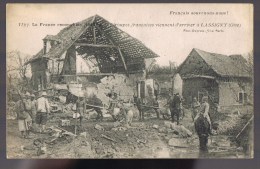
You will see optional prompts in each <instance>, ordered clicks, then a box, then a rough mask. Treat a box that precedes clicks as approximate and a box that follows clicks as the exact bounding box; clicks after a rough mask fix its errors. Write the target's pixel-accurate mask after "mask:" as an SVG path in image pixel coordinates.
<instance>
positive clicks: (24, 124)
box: [16, 92, 32, 138]
mask: <svg viewBox="0 0 260 169" xmlns="http://www.w3.org/2000/svg"><path fill="white" fill-rule="evenodd" d="M16 110H17V119H18V128H19V131H20V132H21V135H22V137H23V138H29V131H30V129H31V125H32V118H31V101H30V94H29V93H28V92H26V94H25V95H23V96H22V97H21V100H19V101H18V102H17V105H16Z"/></svg>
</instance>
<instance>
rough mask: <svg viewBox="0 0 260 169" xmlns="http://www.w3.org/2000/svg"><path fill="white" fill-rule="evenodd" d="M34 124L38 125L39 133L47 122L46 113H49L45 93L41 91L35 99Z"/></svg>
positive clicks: (43, 129)
mask: <svg viewBox="0 0 260 169" xmlns="http://www.w3.org/2000/svg"><path fill="white" fill-rule="evenodd" d="M36 110H37V113H36V124H38V125H39V128H40V133H42V132H44V131H45V125H46V123H47V114H48V113H50V105H49V102H48V100H47V93H46V92H42V94H41V96H40V97H39V98H38V99H37V100H36Z"/></svg>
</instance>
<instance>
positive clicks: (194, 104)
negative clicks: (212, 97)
mask: <svg viewBox="0 0 260 169" xmlns="http://www.w3.org/2000/svg"><path fill="white" fill-rule="evenodd" d="M191 108H192V114H191V117H192V121H194V118H195V117H196V116H197V114H198V112H199V109H200V102H199V101H198V100H197V98H196V97H194V98H193V101H192V104H191Z"/></svg>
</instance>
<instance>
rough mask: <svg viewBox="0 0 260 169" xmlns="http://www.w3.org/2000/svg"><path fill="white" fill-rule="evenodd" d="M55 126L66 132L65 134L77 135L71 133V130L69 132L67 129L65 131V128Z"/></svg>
mask: <svg viewBox="0 0 260 169" xmlns="http://www.w3.org/2000/svg"><path fill="white" fill-rule="evenodd" d="M55 127H56V128H58V129H60V130H62V131H65V133H63V134H67V135H71V136H77V135H75V134H73V133H72V132H69V131H67V130H65V129H63V128H60V127H58V126H55Z"/></svg>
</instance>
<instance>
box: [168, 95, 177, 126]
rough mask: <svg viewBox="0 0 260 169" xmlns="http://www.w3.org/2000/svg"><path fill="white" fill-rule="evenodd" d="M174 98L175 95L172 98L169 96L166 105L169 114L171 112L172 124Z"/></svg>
mask: <svg viewBox="0 0 260 169" xmlns="http://www.w3.org/2000/svg"><path fill="white" fill-rule="evenodd" d="M174 96H175V95H173V96H172V95H169V98H168V100H167V105H169V109H170V112H171V119H172V122H174V107H175V102H174Z"/></svg>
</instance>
